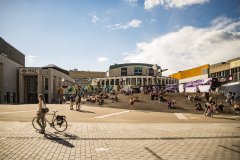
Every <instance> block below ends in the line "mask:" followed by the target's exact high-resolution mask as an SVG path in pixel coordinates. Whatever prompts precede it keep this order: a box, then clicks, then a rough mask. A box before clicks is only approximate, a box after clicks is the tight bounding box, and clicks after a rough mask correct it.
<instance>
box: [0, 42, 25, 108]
mask: <svg viewBox="0 0 240 160" xmlns="http://www.w3.org/2000/svg"><path fill="white" fill-rule="evenodd" d="M24 66H25V55H24V54H23V53H21V52H20V51H18V50H17V49H16V48H14V47H13V46H11V45H10V44H9V43H7V42H6V41H5V40H4V39H2V38H1V37H0V103H12V104H15V103H18V97H19V93H18V88H19V86H18V70H19V67H24Z"/></svg>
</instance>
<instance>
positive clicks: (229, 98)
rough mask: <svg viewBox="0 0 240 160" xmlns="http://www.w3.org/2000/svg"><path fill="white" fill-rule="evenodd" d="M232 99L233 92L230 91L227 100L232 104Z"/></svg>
mask: <svg viewBox="0 0 240 160" xmlns="http://www.w3.org/2000/svg"><path fill="white" fill-rule="evenodd" d="M231 99H232V92H228V93H227V95H226V102H227V103H229V105H231Z"/></svg>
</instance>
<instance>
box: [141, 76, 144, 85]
mask: <svg viewBox="0 0 240 160" xmlns="http://www.w3.org/2000/svg"><path fill="white" fill-rule="evenodd" d="M143 85H144V84H143V77H142V78H141V86H143Z"/></svg>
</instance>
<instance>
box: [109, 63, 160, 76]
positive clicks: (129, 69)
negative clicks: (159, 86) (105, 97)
mask: <svg viewBox="0 0 240 160" xmlns="http://www.w3.org/2000/svg"><path fill="white" fill-rule="evenodd" d="M134 67H142V74H143V76H146V75H147V73H146V71H147V69H148V68H149V67H148V66H141V65H132V66H123V67H119V68H114V69H109V76H110V77H120V76H121V68H127V75H128V76H134ZM157 72H158V71H157V70H156V71H154V73H155V74H157ZM159 76H161V75H160V74H159Z"/></svg>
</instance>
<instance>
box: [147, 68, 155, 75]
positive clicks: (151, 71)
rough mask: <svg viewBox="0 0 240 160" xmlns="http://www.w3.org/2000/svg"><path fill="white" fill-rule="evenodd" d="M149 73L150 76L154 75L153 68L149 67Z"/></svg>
mask: <svg viewBox="0 0 240 160" xmlns="http://www.w3.org/2000/svg"><path fill="white" fill-rule="evenodd" d="M148 75H149V76H154V70H153V69H152V68H149V69H148Z"/></svg>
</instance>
